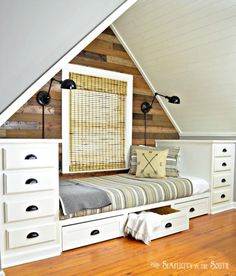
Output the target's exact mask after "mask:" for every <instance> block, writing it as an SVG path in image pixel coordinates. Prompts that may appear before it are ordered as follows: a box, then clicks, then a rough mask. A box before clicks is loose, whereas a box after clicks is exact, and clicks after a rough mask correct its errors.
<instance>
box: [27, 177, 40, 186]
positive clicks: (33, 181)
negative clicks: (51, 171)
mask: <svg viewBox="0 0 236 276" xmlns="http://www.w3.org/2000/svg"><path fill="white" fill-rule="evenodd" d="M37 183H38V180H37V179H35V178H29V179H27V180H26V181H25V184H27V185H28V184H37Z"/></svg>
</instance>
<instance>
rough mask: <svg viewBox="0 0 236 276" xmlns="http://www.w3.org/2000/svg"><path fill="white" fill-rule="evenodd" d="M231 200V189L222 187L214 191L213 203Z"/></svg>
mask: <svg viewBox="0 0 236 276" xmlns="http://www.w3.org/2000/svg"><path fill="white" fill-rule="evenodd" d="M229 200H231V190H230V189H220V190H219V191H213V193H212V203H213V204H217V203H221V202H226V201H229Z"/></svg>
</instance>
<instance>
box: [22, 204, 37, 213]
mask: <svg viewBox="0 0 236 276" xmlns="http://www.w3.org/2000/svg"><path fill="white" fill-rule="evenodd" d="M38 209H39V208H38V207H37V206H35V205H31V206H29V207H27V208H26V210H25V211H26V212H34V211H37V210H38Z"/></svg>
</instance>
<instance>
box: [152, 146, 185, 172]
mask: <svg viewBox="0 0 236 276" xmlns="http://www.w3.org/2000/svg"><path fill="white" fill-rule="evenodd" d="M157 149H158V150H166V149H168V150H169V153H168V156H167V159H166V176H172V177H178V176H179V171H178V168H177V160H178V155H179V150H180V147H165V146H158V145H157Z"/></svg>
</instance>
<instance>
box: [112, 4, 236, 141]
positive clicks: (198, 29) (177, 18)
mask: <svg viewBox="0 0 236 276" xmlns="http://www.w3.org/2000/svg"><path fill="white" fill-rule="evenodd" d="M114 27H115V29H116V31H117V32H118V33H119V35H120V37H121V38H122V40H123V41H124V42H125V43H126V46H127V47H128V48H129V49H130V51H131V52H132V54H133V56H134V58H135V59H136V62H137V63H138V64H139V65H140V66H141V68H142V69H143V71H144V72H145V74H146V76H147V78H148V79H149V80H150V82H151V83H152V85H153V86H154V88H155V89H156V90H157V91H159V92H162V93H166V94H168V95H175V94H176V95H178V96H179V97H180V98H181V105H171V104H169V103H167V102H165V101H163V103H164V105H165V106H166V108H167V109H168V111H169V112H170V115H171V116H172V117H173V118H174V120H175V122H176V124H177V126H178V127H179V130H180V134H181V135H213V136H214V135H222V136H224V135H232V136H233V135H236V77H235V75H236V1H235V0H227V1H222V0H197V1H196V0H175V1H173V0H165V1H163V0H146V1H145V0H140V1H138V2H137V3H136V4H135V5H134V6H132V7H131V8H130V9H129V10H128V11H127V12H126V13H125V14H124V15H122V16H121V17H120V18H119V19H118V20H117V21H116V22H115V23H114Z"/></svg>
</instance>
